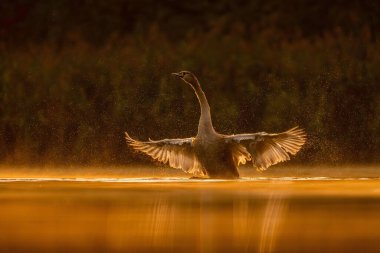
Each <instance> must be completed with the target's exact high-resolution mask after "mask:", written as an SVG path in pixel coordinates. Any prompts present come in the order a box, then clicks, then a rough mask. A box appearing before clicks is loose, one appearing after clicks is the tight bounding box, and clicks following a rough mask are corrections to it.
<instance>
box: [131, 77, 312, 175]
mask: <svg viewBox="0 0 380 253" xmlns="http://www.w3.org/2000/svg"><path fill="white" fill-rule="evenodd" d="M172 75H174V76H176V77H179V78H181V79H182V80H183V81H184V82H185V83H187V84H188V85H190V87H191V88H192V89H193V90H194V92H195V95H196V96H197V98H198V102H199V105H200V109H201V114H200V118H199V123H198V133H197V135H196V136H195V137H191V138H183V139H163V140H151V139H149V141H139V140H135V139H132V138H131V137H130V136H129V134H128V133H127V132H125V139H126V141H127V143H128V144H129V145H130V146H131V147H132V148H133V149H134V150H136V151H139V152H142V153H145V154H147V155H149V156H150V157H152V158H153V159H154V160H157V161H159V162H162V163H164V164H168V165H169V166H170V167H172V168H176V169H182V170H183V171H185V172H187V173H190V174H192V175H193V176H195V177H205V178H219V179H236V178H239V171H238V166H239V165H240V164H245V163H246V162H247V161H250V162H251V163H252V164H253V167H254V168H256V169H257V170H259V171H263V170H266V169H267V168H268V167H269V166H271V165H274V164H277V163H279V162H283V161H287V160H289V159H290V155H295V154H296V153H297V152H298V151H299V150H300V149H301V147H302V145H303V144H304V143H305V141H306V133H305V131H304V130H303V129H300V128H298V127H294V128H291V129H290V130H288V131H285V132H282V133H272V134H271V133H266V132H259V133H244V134H234V135H224V134H220V133H218V132H216V131H215V129H214V127H213V125H212V120H211V112H210V106H209V104H208V102H207V99H206V95H205V93H204V92H203V90H202V88H201V86H200V84H199V82H198V79H197V77H196V76H195V75H194V74H192V73H191V72H189V71H181V72H178V73H172Z"/></svg>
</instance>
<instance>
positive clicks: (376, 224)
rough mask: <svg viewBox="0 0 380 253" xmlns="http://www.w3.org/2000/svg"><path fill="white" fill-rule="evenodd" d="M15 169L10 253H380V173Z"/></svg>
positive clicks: (3, 231)
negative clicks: (220, 174)
mask: <svg viewBox="0 0 380 253" xmlns="http://www.w3.org/2000/svg"><path fill="white" fill-rule="evenodd" d="M100 170H101V169H100ZM10 171H12V170H11V169H10V170H8V171H7V172H6V171H5V170H3V171H2V173H3V174H1V173H0V176H1V178H2V179H0V215H1V216H0V217H2V218H0V249H1V250H0V251H1V252H20V251H23V252H380V243H379V242H380V178H379V177H376V173H375V174H374V173H372V174H370V173H361V175H360V176H358V175H359V174H360V173H359V174H358V175H355V177H330V176H329V177H323V176H321V175H319V176H315V175H312V176H306V175H307V174H310V173H303V176H300V175H298V176H297V177H291V176H289V175H288V176H279V177H267V175H266V174H261V175H259V174H258V175H256V176H255V177H252V176H251V177H243V178H242V179H240V180H189V179H187V178H184V177H182V176H181V177H179V176H173V175H170V176H169V177H163V176H162V175H161V176H160V177H120V175H118V177H104V176H105V175H103V174H99V173H95V174H94V175H95V176H94V177H89V174H86V173H82V176H83V175H84V176H85V177H71V178H68V177H66V178H64V177H54V173H50V172H51V171H50V172H49V171H46V170H45V172H46V173H45V174H44V175H45V176H44V177H37V176H36V175H37V174H38V173H41V172H42V171H44V170H39V171H37V172H38V173H37V172H36V173H35V174H33V173H32V174H28V173H25V171H23V172H22V170H20V171H21V172H22V173H21V172H20V171H19V173H21V174H22V175H21V174H17V173H16V174H15V173H13V174H12V173H10ZM375 171H378V170H377V169H376V168H375ZM48 172H49V173H48ZM7 173H8V175H10V176H8V177H6V175H7ZM160 173H161V172H160ZM111 174H112V173H111ZM293 174H294V173H293ZM301 174H302V173H301ZM365 174H367V175H368V174H370V175H371V176H370V177H368V176H365ZM46 175H48V176H49V177H47V176H46ZM56 175H61V174H59V173H56ZM112 175H113V176H115V174H112ZM374 175H375V176H374ZM22 176H23V177H22ZM27 176H28V177H27Z"/></svg>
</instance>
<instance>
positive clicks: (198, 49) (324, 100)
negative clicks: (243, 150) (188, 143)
mask: <svg viewBox="0 0 380 253" xmlns="http://www.w3.org/2000/svg"><path fill="white" fill-rule="evenodd" d="M112 2H113V4H110V3H109V2H107V1H100V0H99V1H81V2H80V3H78V1H63V0H62V1H4V2H2V3H0V6H1V7H2V8H1V9H0V13H1V14H2V15H1V16H0V17H1V18H0V105H1V106H0V161H3V162H37V163H41V162H42V163H44V162H57V163H115V164H120V163H127V162H131V161H133V160H134V159H135V158H136V157H135V156H134V155H133V154H132V152H130V150H129V149H128V148H127V146H126V144H125V142H124V140H123V132H124V131H125V130H128V131H129V133H130V134H131V136H133V137H139V138H142V139H147V138H148V137H151V138H153V139H159V138H171V137H188V136H192V135H194V134H195V133H196V127H197V120H198V116H199V109H198V105H197V102H196V98H195V96H194V95H193V94H192V90H191V89H190V88H189V87H188V86H186V85H185V84H184V83H182V82H181V81H180V80H178V79H175V78H173V77H172V76H170V73H171V72H174V71H179V70H183V69H187V70H191V71H192V72H194V73H195V74H196V75H197V76H198V78H199V79H200V82H201V84H202V85H203V88H204V90H205V92H206V94H207V96H208V98H209V101H210V105H211V109H212V113H213V120H214V125H215V127H216V129H217V130H218V131H220V132H223V133H240V132H256V131H268V132H277V131H282V130H287V129H288V128H291V127H293V126H295V125H299V126H301V127H303V128H305V129H306V131H307V133H308V135H309V141H308V143H307V145H306V146H305V148H304V149H303V151H302V152H301V155H300V156H299V157H297V159H298V161H302V162H308V163H319V162H334V163H335V162H377V161H379V157H380V152H379V139H380V136H379V135H380V94H379V87H380V86H379V83H380V43H379V42H378V40H377V37H378V35H379V26H380V24H379V19H380V18H379V17H380V15H377V11H378V10H379V8H378V7H379V6H378V5H377V4H375V3H372V2H371V1H368V2H366V1H352V2H350V1H349V2H347V1H333V2H331V1H295V0H293V1H287V4H286V5H284V4H281V3H282V1H276V0H273V1H247V2H245V1H216V2H215V3H213V2H212V1H210V2H206V3H202V2H199V3H196V4H190V2H189V3H187V4H186V3H182V2H181V1H164V2H161V3H157V2H158V1H120V0H116V1H112ZM229 2H231V3H229ZM140 158H141V157H140Z"/></svg>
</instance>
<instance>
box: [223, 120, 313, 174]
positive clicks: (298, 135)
mask: <svg viewBox="0 0 380 253" xmlns="http://www.w3.org/2000/svg"><path fill="white" fill-rule="evenodd" d="M225 140H226V142H227V143H230V144H231V145H232V155H233V158H234V161H235V163H236V165H239V164H240V163H243V164H244V163H245V162H246V161H249V160H252V163H253V166H254V167H256V168H257V169H258V170H261V171H262V170H266V169H267V168H268V167H269V166H271V165H274V164H277V163H279V162H283V161H287V160H289V159H290V156H289V154H291V155H295V154H296V153H297V152H298V151H299V150H300V149H301V147H302V145H303V144H304V143H305V142H306V133H305V131H304V130H303V129H300V128H298V127H294V128H292V129H290V130H288V131H286V132H283V133H279V134H268V133H265V132H261V133H254V134H237V135H230V136H226V137H225Z"/></svg>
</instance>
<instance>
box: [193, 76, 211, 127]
mask: <svg viewBox="0 0 380 253" xmlns="http://www.w3.org/2000/svg"><path fill="white" fill-rule="evenodd" d="M192 87H193V89H194V91H195V94H196V95H197V98H198V102H199V105H200V107H201V116H200V118H199V124H198V135H203V134H214V133H216V132H215V129H214V127H213V125H212V120H211V112H210V106H209V104H208V102H207V98H206V95H205V93H204V92H203V90H202V88H201V86H200V84H199V82H198V80H196V82H195V84H194V85H192Z"/></svg>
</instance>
